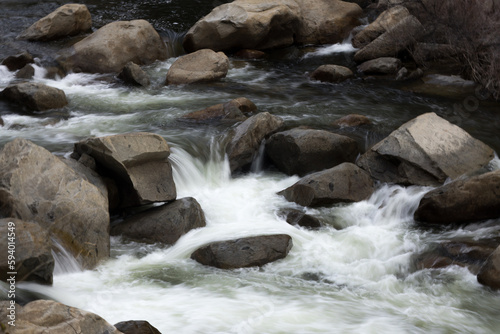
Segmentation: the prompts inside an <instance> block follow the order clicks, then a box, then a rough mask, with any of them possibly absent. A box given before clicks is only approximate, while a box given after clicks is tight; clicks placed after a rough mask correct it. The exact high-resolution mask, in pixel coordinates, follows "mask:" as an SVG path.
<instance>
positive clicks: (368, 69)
mask: <svg viewBox="0 0 500 334" xmlns="http://www.w3.org/2000/svg"><path fill="white" fill-rule="evenodd" d="M400 68H401V60H399V59H398V58H393V57H382V58H377V59H372V60H368V61H365V62H364V63H362V64H361V65H359V66H358V70H359V71H360V72H363V73H365V74H395V73H396V72H397V71H398V70H399V69H400Z"/></svg>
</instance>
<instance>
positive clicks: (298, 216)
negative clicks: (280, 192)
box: [279, 209, 321, 228]
mask: <svg viewBox="0 0 500 334" xmlns="http://www.w3.org/2000/svg"><path fill="white" fill-rule="evenodd" d="M279 215H280V216H282V217H284V218H285V220H286V222H287V223H288V224H290V225H295V226H301V227H307V228H320V227H321V222H320V221H319V219H318V218H316V217H314V216H311V215H308V214H306V213H305V212H303V211H301V210H297V209H283V210H281V211H280V212H279Z"/></svg>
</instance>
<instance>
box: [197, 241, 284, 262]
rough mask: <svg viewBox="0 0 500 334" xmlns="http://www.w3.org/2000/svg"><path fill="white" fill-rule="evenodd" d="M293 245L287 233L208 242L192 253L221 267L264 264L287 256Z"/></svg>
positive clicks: (201, 259) (200, 260) (200, 259)
mask: <svg viewBox="0 0 500 334" xmlns="http://www.w3.org/2000/svg"><path fill="white" fill-rule="evenodd" d="M292 245H293V243H292V238H291V237H290V236H289V235H286V234H276V235H265V236H257V237H248V238H241V239H236V240H229V241H220V242H214V243H211V244H208V245H206V246H203V247H201V248H199V249H198V250H196V251H195V252H194V253H193V254H191V258H192V259H193V260H196V261H197V262H199V263H201V264H204V265H208V266H212V267H217V268H221V269H234V268H245V267H254V266H263V265H265V264H266V263H269V262H273V261H276V260H280V259H283V258H285V257H286V256H287V255H288V252H289V251H290V249H291V248H292Z"/></svg>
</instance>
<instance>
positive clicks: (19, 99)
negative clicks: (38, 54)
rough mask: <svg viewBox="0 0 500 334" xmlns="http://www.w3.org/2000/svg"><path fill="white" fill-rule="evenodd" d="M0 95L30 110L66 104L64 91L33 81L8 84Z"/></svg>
mask: <svg viewBox="0 0 500 334" xmlns="http://www.w3.org/2000/svg"><path fill="white" fill-rule="evenodd" d="M0 97H1V98H2V99H5V100H8V101H11V102H14V103H17V104H20V105H22V106H24V107H26V108H28V109H29V110H32V111H45V110H50V109H59V108H63V107H64V106H66V105H67V104H68V100H66V94H64V91H62V90H60V89H58V88H54V87H50V86H47V85H44V84H41V83H35V82H24V83H20V84H16V85H12V86H8V87H7V88H5V89H4V90H3V91H2V92H0Z"/></svg>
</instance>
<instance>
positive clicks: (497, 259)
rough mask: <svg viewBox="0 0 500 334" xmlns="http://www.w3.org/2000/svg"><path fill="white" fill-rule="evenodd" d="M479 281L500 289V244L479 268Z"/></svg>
mask: <svg viewBox="0 0 500 334" xmlns="http://www.w3.org/2000/svg"><path fill="white" fill-rule="evenodd" d="M477 281H478V282H479V283H481V284H483V285H486V286H488V287H490V288H492V289H494V290H499V289H500V246H498V247H497V249H495V251H494V252H493V253H492V254H491V255H490V257H489V258H488V259H487V260H486V263H485V264H484V265H483V266H482V267H481V269H480V270H479V273H478V274H477Z"/></svg>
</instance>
